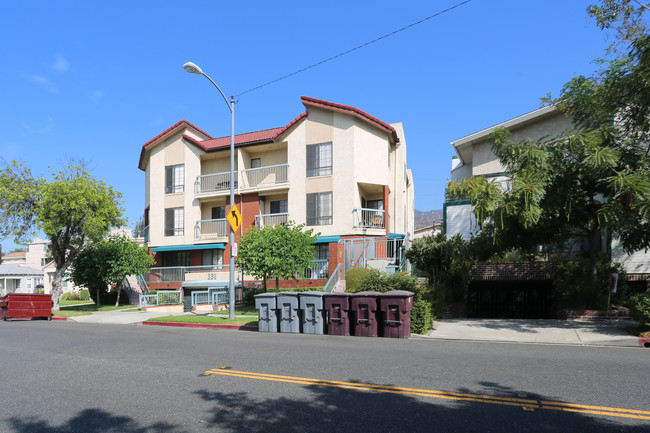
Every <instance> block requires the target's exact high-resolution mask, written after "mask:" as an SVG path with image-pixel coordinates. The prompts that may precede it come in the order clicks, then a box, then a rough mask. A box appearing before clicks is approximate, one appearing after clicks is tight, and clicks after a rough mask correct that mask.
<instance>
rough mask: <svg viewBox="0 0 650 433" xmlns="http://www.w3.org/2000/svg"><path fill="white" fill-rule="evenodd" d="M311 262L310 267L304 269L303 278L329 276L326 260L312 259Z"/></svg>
mask: <svg viewBox="0 0 650 433" xmlns="http://www.w3.org/2000/svg"><path fill="white" fill-rule="evenodd" d="M311 263H312V265H311V268H307V269H306V271H305V278H310V279H317V278H318V279H322V278H327V277H328V276H329V275H328V273H329V261H328V260H312V261H311Z"/></svg>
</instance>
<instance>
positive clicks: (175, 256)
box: [163, 251, 190, 267]
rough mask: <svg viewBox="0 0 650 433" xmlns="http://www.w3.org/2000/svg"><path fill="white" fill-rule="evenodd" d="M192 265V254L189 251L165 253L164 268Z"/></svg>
mask: <svg viewBox="0 0 650 433" xmlns="http://www.w3.org/2000/svg"><path fill="white" fill-rule="evenodd" d="M189 265H190V252H189V251H170V252H164V253H163V266H164V267H173V266H189Z"/></svg>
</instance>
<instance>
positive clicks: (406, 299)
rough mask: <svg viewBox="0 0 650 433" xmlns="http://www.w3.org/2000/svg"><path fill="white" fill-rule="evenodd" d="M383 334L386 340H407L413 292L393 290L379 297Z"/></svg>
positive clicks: (409, 330) (409, 331)
mask: <svg viewBox="0 0 650 433" xmlns="http://www.w3.org/2000/svg"><path fill="white" fill-rule="evenodd" d="M379 308H380V310H381V317H382V325H383V332H382V335H383V336H384V337H386V338H409V336H410V335H411V309H412V308H413V292H407V291H405V290H393V291H391V292H386V293H381V294H380V295H379Z"/></svg>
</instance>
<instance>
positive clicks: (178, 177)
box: [165, 164, 185, 194]
mask: <svg viewBox="0 0 650 433" xmlns="http://www.w3.org/2000/svg"><path fill="white" fill-rule="evenodd" d="M184 187H185V165H183V164H178V165H168V166H167V167H165V194H172V193H177V192H183V189H184Z"/></svg>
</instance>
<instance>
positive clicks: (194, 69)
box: [183, 62, 235, 319]
mask: <svg viewBox="0 0 650 433" xmlns="http://www.w3.org/2000/svg"><path fill="white" fill-rule="evenodd" d="M183 68H184V69H185V70H186V71H187V72H189V73H192V74H197V75H203V76H204V77H205V78H207V79H208V80H210V82H211V83H212V84H213V85H214V87H216V88H217V90H218V91H219V93H221V96H223V100H224V101H225V102H226V105H227V106H228V109H229V110H230V206H232V205H234V204H235V98H234V97H233V96H231V97H230V102H228V98H226V95H224V94H223V92H222V91H221V89H220V88H219V86H217V83H215V82H214V81H213V80H212V78H210V77H209V76H208V75H207V74H206V73H205V72H203V71H202V70H201V68H199V67H198V66H197V65H195V64H194V63H192V62H187V63H185V64H184V65H183ZM234 243H235V232H234V230H233V229H232V227H230V242H229V244H230V265H229V271H230V275H229V277H230V278H229V283H228V297H229V298H230V305H229V314H228V317H229V318H230V319H234V318H235V260H234V258H233V255H232V246H233V244H234Z"/></svg>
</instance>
